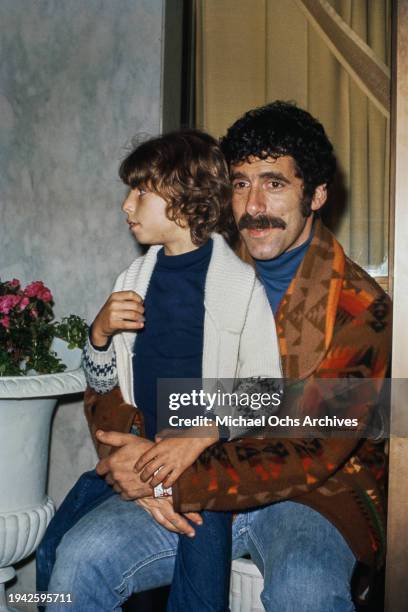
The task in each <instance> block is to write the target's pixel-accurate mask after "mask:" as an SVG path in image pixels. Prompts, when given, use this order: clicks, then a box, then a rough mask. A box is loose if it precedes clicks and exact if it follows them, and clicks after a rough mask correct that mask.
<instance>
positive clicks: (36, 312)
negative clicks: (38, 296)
mask: <svg viewBox="0 0 408 612" xmlns="http://www.w3.org/2000/svg"><path fill="white" fill-rule="evenodd" d="M30 314H31V316H32V317H33V319H38V310H37V309H36V308H32V309H31V310H30Z"/></svg>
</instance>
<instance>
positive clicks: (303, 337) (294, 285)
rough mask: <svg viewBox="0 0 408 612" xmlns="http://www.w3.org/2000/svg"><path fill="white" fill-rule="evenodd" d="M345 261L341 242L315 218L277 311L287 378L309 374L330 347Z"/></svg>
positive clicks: (298, 377)
mask: <svg viewBox="0 0 408 612" xmlns="http://www.w3.org/2000/svg"><path fill="white" fill-rule="evenodd" d="M345 261H346V258H345V255H344V251H343V249H342V247H341V246H340V244H339V243H338V242H337V240H336V239H335V237H334V236H333V234H332V233H331V232H329V230H328V229H327V228H326V227H325V226H324V225H323V223H322V222H321V220H320V219H316V221H315V227H314V235H313V238H312V241H311V243H310V246H309V248H308V250H307V251H306V254H305V256H304V258H303V261H302V263H301V264H300V266H299V269H298V271H297V273H296V276H295V277H294V278H293V280H292V282H291V283H290V285H289V288H288V290H287V291H286V293H285V295H284V297H283V299H282V302H281V304H280V306H279V308H278V312H277V313H276V327H277V333H278V338H279V346H280V351H281V358H282V367H283V371H284V374H285V376H286V377H287V378H291V379H297V380H299V379H300V380H302V379H305V378H307V377H308V376H310V374H311V373H312V372H314V371H315V370H316V369H317V367H318V366H319V364H320V363H321V362H322V361H323V359H324V357H325V355H326V353H327V350H328V348H329V347H330V343H331V340H332V337H333V329H334V322H335V318H336V312H337V305H338V301H339V297H340V292H341V288H342V284H343V278H344V269H345ZM305 347H307V350H305Z"/></svg>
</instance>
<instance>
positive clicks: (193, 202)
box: [119, 129, 233, 246]
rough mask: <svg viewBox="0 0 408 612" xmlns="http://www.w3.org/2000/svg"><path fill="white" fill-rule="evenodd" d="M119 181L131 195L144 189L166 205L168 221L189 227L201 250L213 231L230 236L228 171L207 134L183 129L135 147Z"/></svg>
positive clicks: (219, 151)
mask: <svg viewBox="0 0 408 612" xmlns="http://www.w3.org/2000/svg"><path fill="white" fill-rule="evenodd" d="M119 176H120V178H121V179H122V181H123V182H124V183H125V184H126V185H128V186H129V187H130V188H131V189H135V188H137V187H143V188H147V189H149V190H151V191H154V192H155V193H157V194H158V195H159V196H161V197H162V198H163V199H164V200H166V202H167V208H166V215H167V217H168V218H169V219H170V220H172V221H174V222H175V223H177V224H179V225H182V224H183V223H187V224H188V226H189V228H190V233H191V240H192V242H193V243H194V244H196V245H198V246H199V245H201V244H204V243H205V242H206V241H207V240H208V238H209V237H210V234H211V232H214V231H216V232H220V233H222V234H224V236H225V237H228V236H229V233H230V231H231V230H230V229H229V228H230V226H231V225H232V224H233V219H232V212H231V184H230V179H229V172H228V166H227V163H226V161H225V158H224V156H223V154H222V152H221V149H220V146H219V144H218V142H217V141H216V140H215V139H214V138H213V137H212V136H210V135H209V134H206V133H205V132H202V131H200V130H195V129H182V130H178V131H174V132H169V133H167V134H164V135H162V136H158V137H156V138H151V139H149V140H147V141H145V142H142V143H139V144H138V145H137V144H136V143H135V148H134V150H133V151H132V152H131V153H130V154H129V155H128V156H127V157H126V158H125V159H124V160H123V162H122V163H121V165H120V168H119Z"/></svg>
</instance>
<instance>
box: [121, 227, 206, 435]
mask: <svg viewBox="0 0 408 612" xmlns="http://www.w3.org/2000/svg"><path fill="white" fill-rule="evenodd" d="M212 246H213V241H212V240H211V239H210V240H209V241H208V242H207V243H206V244H205V245H204V246H202V247H200V248H199V249H196V250H194V251H190V252H188V253H183V254H182V255H165V253H164V249H161V250H160V251H159V252H158V254H157V263H156V266H155V268H154V270H153V274H152V276H151V279H150V283H149V287H148V290H147V294H146V299H145V301H144V306H145V315H146V324H145V327H144V329H143V330H142V331H140V332H139V333H138V334H137V338H136V341H135V352H134V355H133V378H134V396H135V401H136V404H137V406H138V407H139V408H140V409H141V410H142V412H143V415H144V419H145V428H146V436H147V437H148V438H150V439H153V438H154V435H155V434H156V423H157V420H156V387H157V380H158V379H159V378H201V369H202V353H203V338H204V289H205V280H206V276H207V270H208V266H209V263H210V260H211V253H212Z"/></svg>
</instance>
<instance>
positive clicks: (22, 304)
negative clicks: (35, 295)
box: [18, 297, 30, 312]
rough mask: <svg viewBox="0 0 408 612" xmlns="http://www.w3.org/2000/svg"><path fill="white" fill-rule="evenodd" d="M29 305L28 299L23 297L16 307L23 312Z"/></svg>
mask: <svg viewBox="0 0 408 612" xmlns="http://www.w3.org/2000/svg"><path fill="white" fill-rule="evenodd" d="M29 303H30V300H29V299H28V297H23V298H22V299H21V302H20V303H19V305H18V307H19V309H20V312H23V310H25V309H26V308H27V306H28V304H29Z"/></svg>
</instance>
